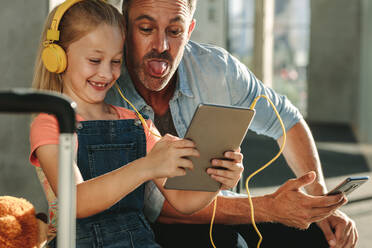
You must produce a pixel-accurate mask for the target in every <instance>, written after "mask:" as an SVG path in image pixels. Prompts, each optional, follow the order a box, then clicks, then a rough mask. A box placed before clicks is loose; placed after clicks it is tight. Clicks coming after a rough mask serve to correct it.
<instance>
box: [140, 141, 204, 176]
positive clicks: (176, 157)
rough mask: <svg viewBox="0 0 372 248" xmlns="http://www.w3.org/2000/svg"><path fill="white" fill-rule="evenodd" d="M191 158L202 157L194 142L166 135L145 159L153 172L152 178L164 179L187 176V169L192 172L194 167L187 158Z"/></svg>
mask: <svg viewBox="0 0 372 248" xmlns="http://www.w3.org/2000/svg"><path fill="white" fill-rule="evenodd" d="M190 156H194V157H199V156H200V155H199V152H198V151H197V150H196V148H195V144H194V142H192V141H191V140H186V139H180V138H178V137H175V136H172V135H170V134H166V135H165V136H164V137H162V138H161V139H160V140H159V141H158V142H157V143H156V144H155V146H154V147H153V148H152V150H151V151H150V152H149V153H148V154H147V156H146V157H145V159H146V160H147V163H148V167H149V169H150V170H151V172H152V178H164V177H175V176H183V175H185V174H186V171H185V168H188V169H190V170H192V169H193V168H194V165H193V164H192V162H191V161H190V160H189V159H187V158H186V157H190Z"/></svg>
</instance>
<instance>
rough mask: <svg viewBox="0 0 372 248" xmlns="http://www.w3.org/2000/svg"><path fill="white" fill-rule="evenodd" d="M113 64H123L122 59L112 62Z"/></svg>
mask: <svg viewBox="0 0 372 248" xmlns="http://www.w3.org/2000/svg"><path fill="white" fill-rule="evenodd" d="M112 63H113V64H121V59H115V60H113V61H112Z"/></svg>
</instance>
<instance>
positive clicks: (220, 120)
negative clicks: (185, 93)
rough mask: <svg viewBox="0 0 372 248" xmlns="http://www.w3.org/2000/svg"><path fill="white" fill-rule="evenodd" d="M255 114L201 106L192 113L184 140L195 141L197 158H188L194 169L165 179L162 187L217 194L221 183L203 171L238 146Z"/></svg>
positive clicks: (229, 108) (221, 107)
mask: <svg viewBox="0 0 372 248" xmlns="http://www.w3.org/2000/svg"><path fill="white" fill-rule="evenodd" d="M254 114H255V111H254V110H251V109H248V108H241V107H231V106H222V105H211V104H200V105H199V106H198V108H197V110H196V111H195V113H194V116H193V118H192V121H191V124H190V126H189V128H188V130H187V132H186V134H185V138H187V139H191V140H193V141H194V142H195V144H196V147H197V149H198V150H199V152H200V157H199V158H195V157H191V158H190V160H191V161H192V162H193V164H194V169H193V170H188V169H187V171H186V172H187V174H186V175H185V176H179V177H173V178H168V179H167V181H166V183H165V185H164V188H166V189H179V190H195V191H209V192H215V191H217V190H218V189H219V188H220V186H221V184H220V183H219V182H217V181H215V180H214V179H212V178H211V177H210V176H209V175H208V174H207V172H206V170H207V168H209V167H211V166H212V165H211V160H212V159H213V158H223V157H224V156H223V154H224V152H226V151H231V150H236V149H238V148H239V147H240V145H241V143H242V141H243V139H244V137H245V135H246V133H247V131H248V127H249V125H250V123H251V120H252V119H253V116H254Z"/></svg>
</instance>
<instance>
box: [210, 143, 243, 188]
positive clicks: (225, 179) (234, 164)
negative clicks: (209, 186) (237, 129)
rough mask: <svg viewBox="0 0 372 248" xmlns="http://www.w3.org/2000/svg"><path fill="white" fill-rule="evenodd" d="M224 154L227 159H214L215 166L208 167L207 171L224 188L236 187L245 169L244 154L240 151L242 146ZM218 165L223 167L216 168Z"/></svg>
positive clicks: (213, 164)
mask: <svg viewBox="0 0 372 248" xmlns="http://www.w3.org/2000/svg"><path fill="white" fill-rule="evenodd" d="M224 156H225V158H226V159H225V160H224V159H213V160H212V166H214V167H215V168H208V169H207V173H208V174H209V175H211V177H212V178H213V179H214V180H216V181H217V182H220V183H221V184H222V185H221V189H222V190H226V189H231V188H234V187H235V186H236V184H237V183H238V182H239V180H240V178H241V176H242V172H243V170H244V167H243V154H242V153H240V148H239V149H238V150H237V151H234V152H232V151H229V152H225V154H224ZM216 167H221V169H216Z"/></svg>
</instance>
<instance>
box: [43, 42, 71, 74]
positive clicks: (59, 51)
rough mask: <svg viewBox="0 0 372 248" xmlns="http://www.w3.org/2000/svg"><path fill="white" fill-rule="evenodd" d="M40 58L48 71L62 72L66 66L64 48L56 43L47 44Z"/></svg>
mask: <svg viewBox="0 0 372 248" xmlns="http://www.w3.org/2000/svg"><path fill="white" fill-rule="evenodd" d="M41 59H42V60H43V63H44V65H45V67H46V69H47V70H48V71H50V72H54V73H62V72H64V71H65V70H66V67H67V56H66V52H65V50H63V48H62V47H61V46H59V45H57V44H49V45H48V46H47V47H45V48H44V50H43V52H42V53H41Z"/></svg>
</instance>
